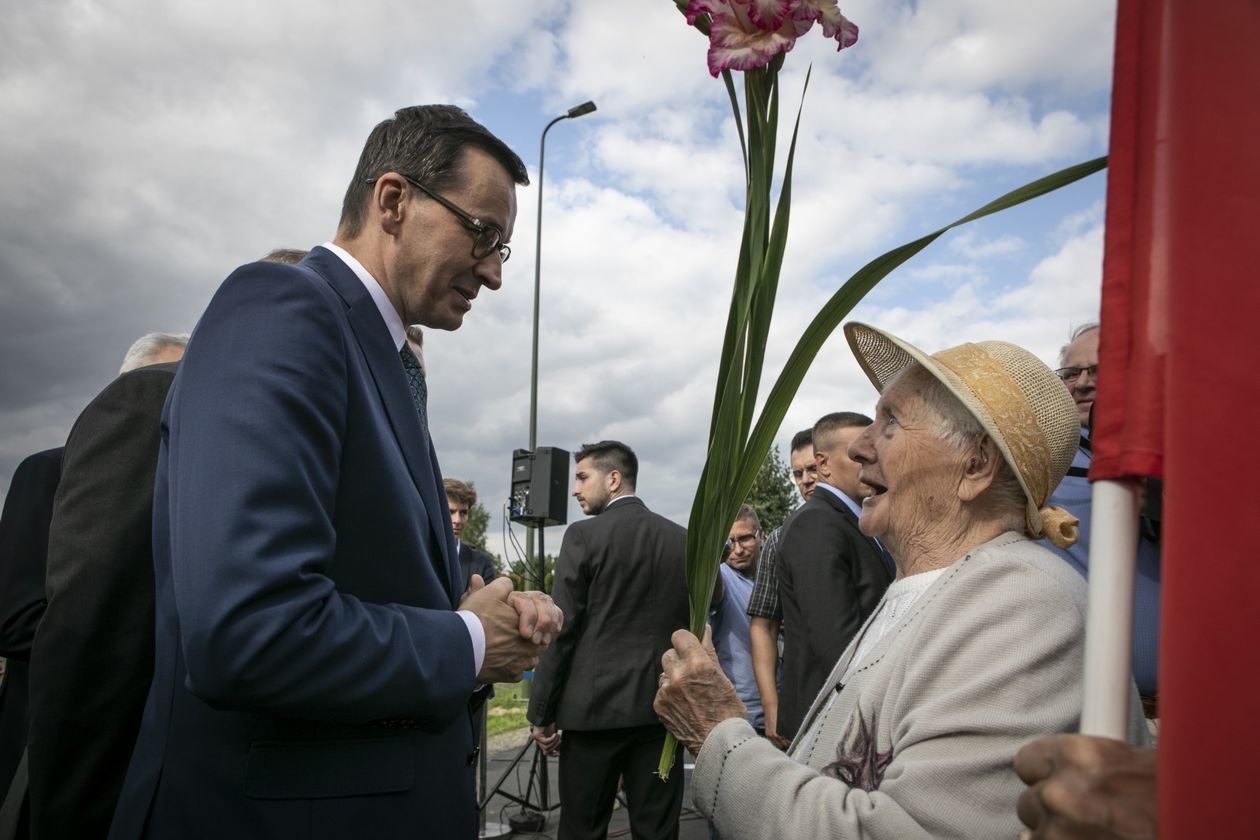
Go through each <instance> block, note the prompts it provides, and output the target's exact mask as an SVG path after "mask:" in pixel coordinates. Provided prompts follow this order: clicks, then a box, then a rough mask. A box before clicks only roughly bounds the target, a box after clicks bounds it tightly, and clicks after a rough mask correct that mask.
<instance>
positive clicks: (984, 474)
mask: <svg viewBox="0 0 1260 840" xmlns="http://www.w3.org/2000/svg"><path fill="white" fill-rule="evenodd" d="M1001 465H1002V453H1001V451H999V450H998V448H997V444H995V443H994V442H993V438H991V437H989V436H988V435H985V436H984V437H982V438H981V439H980V442H979V443H978V444H977V445H976V446H974V447H972V449H971V452H970V453H969V454H968V455H967V461H966V463H965V464H963V474H962V480H961V481H959V483H958V497H959V498H960V499H962V500H963V501H964V502H973V501H975V500H976V499H978V498H979V497H980V494H981V493H983V492H984V491H985V490H988V489H989V488H990V487H992V486H993V482H994V480H995V479H996V478H997V471H998V468H999V467H1001Z"/></svg>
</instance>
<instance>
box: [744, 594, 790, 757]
mask: <svg viewBox="0 0 1260 840" xmlns="http://www.w3.org/2000/svg"><path fill="white" fill-rule="evenodd" d="M782 623H783V622H781V621H777V620H775V619H773V618H762V617H761V616H754V617H753V618H751V619H750V620H749V624H748V639H749V644H750V646H751V649H752V666H753V675H754V676H755V677H756V678H757V691H758V693H760V695H761V711H762V715H763V716H764V717H765V721H766V737H767V738H770V739H771V740H772V741H774V742H775V744H777V745H779V746H780V747H781V748H786V747H787V740H786V739H785V738H782V737H781V736H780V735H779V734H778V732H777V731H776V729H775V724H776V722H777V721H778V717H779V680H778V675H779V627H780V626H781V625H782Z"/></svg>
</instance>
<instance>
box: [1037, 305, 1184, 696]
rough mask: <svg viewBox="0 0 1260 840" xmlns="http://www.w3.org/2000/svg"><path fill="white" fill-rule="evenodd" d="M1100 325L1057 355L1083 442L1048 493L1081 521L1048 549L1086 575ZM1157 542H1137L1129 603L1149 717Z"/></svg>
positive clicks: (1137, 675)
mask: <svg viewBox="0 0 1260 840" xmlns="http://www.w3.org/2000/svg"><path fill="white" fill-rule="evenodd" d="M1098 337H1099V331H1098V324H1096V323H1090V324H1084V325H1082V326H1080V327H1077V328H1076V329H1075V330H1074V331H1073V332H1072V337H1071V341H1069V342H1068V344H1067V345H1065V346H1064V347H1063V350H1062V351H1061V352H1060V354H1059V369H1058V370H1057V371H1056V373H1058V374H1059V378H1060V379H1062V380H1063V384H1065V385H1066V386H1067V388H1068V391H1069V392H1070V393H1071V394H1072V399H1073V400H1074V401H1075V402H1076V407H1077V409H1078V410H1079V411H1080V418H1081V445H1080V449H1078V450H1077V452H1076V457H1075V458H1074V459H1073V461H1072V467H1071V469H1069V470H1068V474H1067V476H1066V477H1064V479H1063V481H1062V482H1060V484H1059V486H1058V487H1057V488H1056V489H1055V491H1054V493H1053V494H1051V496H1050V499H1049V501H1047V504H1049V505H1055V506H1058V507H1061V508H1063V509H1064V510H1066V511H1068V512H1069V513H1071V514H1072V515H1073V516H1075V517H1076V518H1078V519H1080V520H1081V524H1080V539H1079V540H1078V541H1077V542H1076V544H1075V545H1073V546H1072V547H1071V548H1055V547H1054V546H1053V545H1051V544H1050V543H1049V542H1048V541H1046V542H1043V545H1045V546H1046V547H1047V548H1049V549H1050V550H1051V551H1054V552H1056V553H1057V554H1059V555H1060V556H1062V557H1063V559H1065V560H1067V561H1068V563H1070V564H1071V565H1072V567H1073V568H1074V569H1076V570H1077V571H1078V572H1080V573H1081V574H1082V575H1084V576H1086V577H1088V575H1089V538H1090V525H1091V524H1092V523H1091V521H1090V519H1091V517H1090V507H1091V505H1092V503H1093V495H1094V494H1093V488H1092V487H1091V486H1090V483H1089V478H1088V475H1089V465H1090V461H1091V460H1092V458H1093V455H1092V452H1091V449H1090V440H1089V431H1090V430H1089V419H1090V411H1091V410H1092V409H1093V407H1094V393H1095V388H1096V387H1097V384H1098ZM1159 589H1160V567H1159V544H1158V543H1156V542H1153V541H1152V540H1150V539H1147V538H1146V536H1145V535H1144V536H1142V537H1141V538H1140V539H1139V540H1138V556H1137V577H1136V587H1135V597H1134V603H1133V665H1132V667H1133V677H1134V679H1135V680H1136V681H1137V686H1138V691H1139V693H1140V694H1141V695H1142V700H1143V705H1144V706H1146V709H1147V714H1148V716H1151V717H1153V716H1154V712H1155V706H1154V700H1155V697H1156V695H1157V693H1158V682H1157V671H1156V668H1157V665H1158V662H1159Z"/></svg>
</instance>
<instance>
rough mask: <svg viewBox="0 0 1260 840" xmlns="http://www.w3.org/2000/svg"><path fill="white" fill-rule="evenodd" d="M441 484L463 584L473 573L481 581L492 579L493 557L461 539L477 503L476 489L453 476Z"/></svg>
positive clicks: (469, 579) (493, 575) (468, 581)
mask: <svg viewBox="0 0 1260 840" xmlns="http://www.w3.org/2000/svg"><path fill="white" fill-rule="evenodd" d="M443 484H444V486H445V487H446V506H447V508H448V509H449V510H450V512H451V530H452V531H453V532H454V533H455V545H456V546H457V547H458V549H459V573H460V575H461V579H462V580H463V581H464V586H465V587H467V586H468V585H469V583H470V582H471V581H472V576H473V575H481V579H482V580H483V581H489V580H494V577H495V574H494V558H493V557H491V556H490V555H489V554H487V553H486V552H484V551H482V550H481V549H479V548H476V547H474V546H471V545H469V544H468V543H466V542H464V540H463V539H462V536H463V533H464V526H465V525H467V524H468V517H469V516H470V515H471V511H472V509H473V505H475V504H477V491H476V490H474V489H473V487H472V485H471V484H465V483H464V482H462V481H457V480H456V479H453V478H448V479H446V480H445V481H443Z"/></svg>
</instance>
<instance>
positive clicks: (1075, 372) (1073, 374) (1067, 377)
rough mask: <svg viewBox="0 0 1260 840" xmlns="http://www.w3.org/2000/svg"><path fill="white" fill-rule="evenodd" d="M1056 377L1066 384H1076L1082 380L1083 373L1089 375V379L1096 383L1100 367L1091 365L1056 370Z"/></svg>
mask: <svg viewBox="0 0 1260 840" xmlns="http://www.w3.org/2000/svg"><path fill="white" fill-rule="evenodd" d="M1054 373H1055V375H1056V376H1058V377H1059V378H1060V379H1062V380H1063V381H1064V382H1075V381H1076V380H1078V379H1080V378H1081V374H1082V373H1088V374H1089V378H1090V379H1093V380H1094V381H1097V380H1098V365H1089V366H1087V367H1065V368H1059V369H1058V370H1056V371H1055V372H1054Z"/></svg>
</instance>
